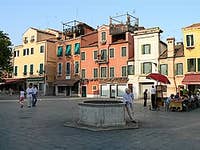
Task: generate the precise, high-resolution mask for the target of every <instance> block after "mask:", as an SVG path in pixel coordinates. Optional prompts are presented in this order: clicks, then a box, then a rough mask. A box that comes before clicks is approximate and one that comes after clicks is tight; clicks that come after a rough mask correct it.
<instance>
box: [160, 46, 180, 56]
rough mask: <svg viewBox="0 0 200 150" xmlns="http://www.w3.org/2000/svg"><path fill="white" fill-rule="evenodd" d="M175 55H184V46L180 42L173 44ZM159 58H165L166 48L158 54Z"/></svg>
mask: <svg viewBox="0 0 200 150" xmlns="http://www.w3.org/2000/svg"><path fill="white" fill-rule="evenodd" d="M174 53H175V57H182V56H184V48H183V45H182V44H177V45H175V51H174ZM159 58H160V59H165V58H167V49H166V50H165V51H163V52H162V53H161V54H160V57H159Z"/></svg>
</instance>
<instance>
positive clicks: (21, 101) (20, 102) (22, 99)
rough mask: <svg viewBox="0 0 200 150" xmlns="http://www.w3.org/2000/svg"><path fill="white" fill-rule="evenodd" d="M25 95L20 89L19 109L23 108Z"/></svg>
mask: <svg viewBox="0 0 200 150" xmlns="http://www.w3.org/2000/svg"><path fill="white" fill-rule="evenodd" d="M24 95H25V91H24V89H23V88H20V95H19V104H20V107H21V108H23V107H24V97H25V96H24Z"/></svg>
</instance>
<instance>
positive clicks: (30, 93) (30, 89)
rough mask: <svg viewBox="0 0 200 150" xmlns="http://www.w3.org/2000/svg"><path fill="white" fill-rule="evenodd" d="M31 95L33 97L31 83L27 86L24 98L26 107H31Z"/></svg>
mask: <svg viewBox="0 0 200 150" xmlns="http://www.w3.org/2000/svg"><path fill="white" fill-rule="evenodd" d="M32 95H33V87H32V83H30V84H29V86H28V88H27V89H26V98H27V102H28V107H29V108H30V107H31V104H32V98H33V97H32Z"/></svg>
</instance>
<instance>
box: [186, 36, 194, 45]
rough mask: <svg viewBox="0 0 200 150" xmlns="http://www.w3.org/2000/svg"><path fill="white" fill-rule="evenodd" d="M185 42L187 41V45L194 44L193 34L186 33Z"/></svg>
mask: <svg viewBox="0 0 200 150" xmlns="http://www.w3.org/2000/svg"><path fill="white" fill-rule="evenodd" d="M186 43H187V47H191V46H194V38H193V35H186Z"/></svg>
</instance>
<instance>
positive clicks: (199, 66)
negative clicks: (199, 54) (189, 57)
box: [197, 58, 200, 72]
mask: <svg viewBox="0 0 200 150" xmlns="http://www.w3.org/2000/svg"><path fill="white" fill-rule="evenodd" d="M197 63H198V70H197V71H198V72H200V58H198V59H197Z"/></svg>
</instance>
